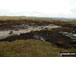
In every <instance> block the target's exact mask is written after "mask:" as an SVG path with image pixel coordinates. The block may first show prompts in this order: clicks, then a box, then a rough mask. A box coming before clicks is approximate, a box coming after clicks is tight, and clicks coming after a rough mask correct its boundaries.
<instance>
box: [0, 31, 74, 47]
mask: <svg viewBox="0 0 76 57" xmlns="http://www.w3.org/2000/svg"><path fill="white" fill-rule="evenodd" d="M27 39H35V40H41V41H48V42H50V43H52V44H53V45H56V46H57V47H61V48H73V47H74V46H73V43H72V39H71V38H69V37H67V36H64V35H63V34H60V33H59V31H57V30H41V31H31V32H30V33H23V34H20V35H13V36H10V37H7V38H6V39H3V40H0V41H9V42H12V41H15V40H27Z"/></svg>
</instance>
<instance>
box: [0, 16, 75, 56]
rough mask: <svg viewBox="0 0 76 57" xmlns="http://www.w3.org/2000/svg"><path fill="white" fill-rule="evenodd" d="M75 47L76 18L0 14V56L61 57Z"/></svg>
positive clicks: (72, 50)
mask: <svg viewBox="0 0 76 57" xmlns="http://www.w3.org/2000/svg"><path fill="white" fill-rule="evenodd" d="M49 25H50V26H49ZM47 26H48V27H47ZM53 26H58V27H56V28H53ZM51 27H52V28H51ZM30 28H32V29H31V30H30ZM37 28H38V29H37ZM34 29H36V30H34ZM28 30H30V32H27V33H26V31H28ZM3 34H4V35H3ZM5 35H6V36H7V35H9V36H8V37H5V38H2V36H5ZM75 50H76V21H61V20H50V19H48V18H45V19H44V18H22V17H0V57H12V56H13V57H61V55H60V52H76V51H75ZM67 57H68V56H67ZM69 57H70V56H69ZM73 57H76V56H73Z"/></svg>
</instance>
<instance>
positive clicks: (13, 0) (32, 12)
mask: <svg viewBox="0 0 76 57" xmlns="http://www.w3.org/2000/svg"><path fill="white" fill-rule="evenodd" d="M4 15H5V16H40V17H65V18H76V0H0V16H4Z"/></svg>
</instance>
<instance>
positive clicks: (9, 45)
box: [0, 39, 74, 57]
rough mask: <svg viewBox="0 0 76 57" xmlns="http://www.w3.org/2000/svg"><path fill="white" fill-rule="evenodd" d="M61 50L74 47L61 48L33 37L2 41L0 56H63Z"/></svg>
mask: <svg viewBox="0 0 76 57" xmlns="http://www.w3.org/2000/svg"><path fill="white" fill-rule="evenodd" d="M60 51H65V52H67V51H74V49H61V48H57V47H56V46H53V45H52V44H51V43H49V42H42V41H40V40H32V39H31V40H16V41H14V42H0V57H61V56H60Z"/></svg>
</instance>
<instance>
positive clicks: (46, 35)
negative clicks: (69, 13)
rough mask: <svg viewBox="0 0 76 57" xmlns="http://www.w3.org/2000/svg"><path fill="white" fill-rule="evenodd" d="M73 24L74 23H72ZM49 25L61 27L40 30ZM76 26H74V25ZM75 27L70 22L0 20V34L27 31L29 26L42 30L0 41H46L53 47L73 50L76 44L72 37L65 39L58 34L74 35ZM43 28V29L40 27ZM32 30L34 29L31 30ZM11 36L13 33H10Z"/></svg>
mask: <svg viewBox="0 0 76 57" xmlns="http://www.w3.org/2000/svg"><path fill="white" fill-rule="evenodd" d="M74 23H75V22H74ZM49 24H51V25H52V26H55V25H57V26H61V27H59V28H55V29H54V28H53V29H48V28H47V27H46V28H44V29H42V28H43V27H44V26H48V25H49ZM75 25H76V24H75ZM75 25H73V24H72V21H59V20H50V21H37V20H26V19H23V20H6V21H4V20H0V30H1V31H0V32H2V31H7V30H8V31H9V30H15V31H18V30H20V29H28V28H30V26H32V27H38V26H41V27H40V28H38V29H42V30H40V31H32V30H31V32H29V33H20V34H19V35H12V36H9V37H6V38H4V39H0V41H9V42H12V41H15V40H26V39H36V40H41V41H48V42H51V43H53V44H54V45H56V46H58V47H62V48H75V47H76V46H74V45H75V44H76V42H72V41H73V39H72V38H73V37H72V38H71V36H70V37H67V36H66V35H63V34H62V33H60V32H63V33H64V32H68V33H76V29H75ZM42 26H43V27H42ZM33 29H34V28H33ZM11 34H13V31H12V32H11Z"/></svg>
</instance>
